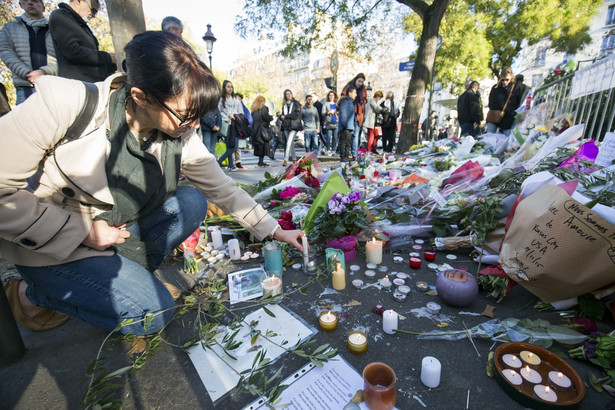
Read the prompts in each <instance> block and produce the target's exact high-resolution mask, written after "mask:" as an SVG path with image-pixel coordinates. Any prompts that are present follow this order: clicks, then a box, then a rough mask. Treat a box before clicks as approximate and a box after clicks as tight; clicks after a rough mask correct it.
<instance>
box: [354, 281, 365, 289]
mask: <svg viewBox="0 0 615 410" xmlns="http://www.w3.org/2000/svg"><path fill="white" fill-rule="evenodd" d="M352 286H354V287H355V288H357V289H361V288H362V287H363V281H362V280H361V279H355V280H353V281H352Z"/></svg>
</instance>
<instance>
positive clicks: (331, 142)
mask: <svg viewBox="0 0 615 410" xmlns="http://www.w3.org/2000/svg"><path fill="white" fill-rule="evenodd" d="M337 132H338V129H337V128H336V129H334V130H326V134H325V135H326V138H325V145H326V146H327V151H328V150H331V151H333V152H335V150H336V149H337Z"/></svg>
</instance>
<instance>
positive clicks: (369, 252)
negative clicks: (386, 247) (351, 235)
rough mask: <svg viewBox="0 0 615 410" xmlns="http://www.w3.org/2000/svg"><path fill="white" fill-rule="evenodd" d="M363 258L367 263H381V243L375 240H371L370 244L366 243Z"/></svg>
mask: <svg viewBox="0 0 615 410" xmlns="http://www.w3.org/2000/svg"><path fill="white" fill-rule="evenodd" d="M365 257H366V261H367V263H375V264H379V263H382V241H377V240H376V238H372V240H371V241H370V242H366V243H365Z"/></svg>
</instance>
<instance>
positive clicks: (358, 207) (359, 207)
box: [352, 205, 361, 211]
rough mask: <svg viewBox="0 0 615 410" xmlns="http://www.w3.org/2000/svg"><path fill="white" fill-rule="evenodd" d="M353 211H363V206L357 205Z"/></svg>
mask: <svg viewBox="0 0 615 410" xmlns="http://www.w3.org/2000/svg"><path fill="white" fill-rule="evenodd" d="M352 209H354V210H355V211H358V210H359V209H361V206H359V205H355V206H354V208H352Z"/></svg>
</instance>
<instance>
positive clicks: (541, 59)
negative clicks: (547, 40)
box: [534, 48, 547, 65]
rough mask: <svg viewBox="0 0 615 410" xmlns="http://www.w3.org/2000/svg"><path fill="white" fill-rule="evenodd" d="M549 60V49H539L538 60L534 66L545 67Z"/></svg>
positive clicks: (537, 52) (537, 51)
mask: <svg viewBox="0 0 615 410" xmlns="http://www.w3.org/2000/svg"><path fill="white" fill-rule="evenodd" d="M546 59H547V49H546V48H539V49H538V50H536V59H535V60H534V65H545V60H546Z"/></svg>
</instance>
